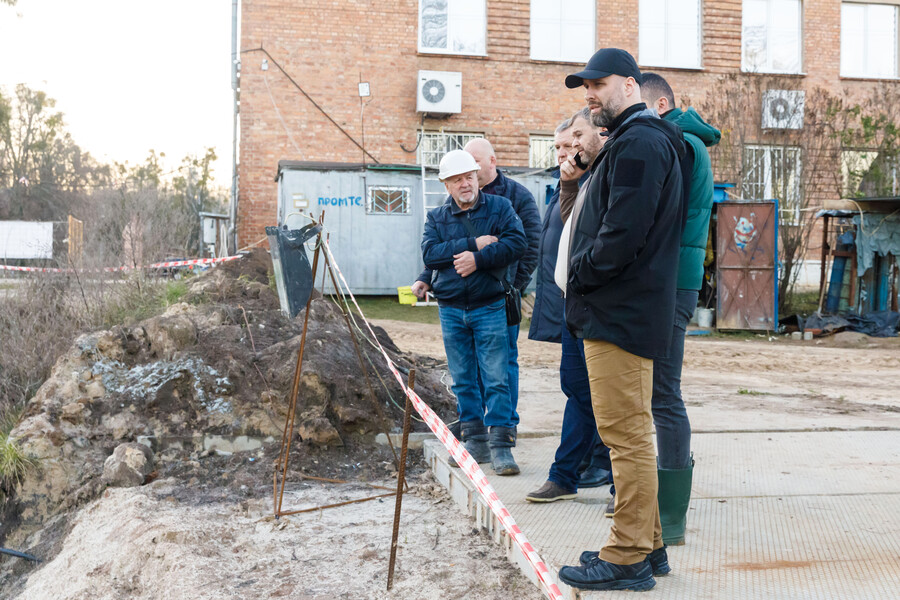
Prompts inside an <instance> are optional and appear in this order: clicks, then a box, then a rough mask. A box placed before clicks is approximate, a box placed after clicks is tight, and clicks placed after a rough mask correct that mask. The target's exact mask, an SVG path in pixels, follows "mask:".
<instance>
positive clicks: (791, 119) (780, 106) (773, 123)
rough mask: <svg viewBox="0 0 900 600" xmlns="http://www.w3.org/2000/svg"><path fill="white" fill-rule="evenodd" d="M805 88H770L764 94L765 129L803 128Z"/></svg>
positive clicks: (763, 114)
mask: <svg viewBox="0 0 900 600" xmlns="http://www.w3.org/2000/svg"><path fill="white" fill-rule="evenodd" d="M805 101H806V92H804V91H803V90H769V91H767V92H765V94H763V102H762V128H763V129H803V109H804V104H805Z"/></svg>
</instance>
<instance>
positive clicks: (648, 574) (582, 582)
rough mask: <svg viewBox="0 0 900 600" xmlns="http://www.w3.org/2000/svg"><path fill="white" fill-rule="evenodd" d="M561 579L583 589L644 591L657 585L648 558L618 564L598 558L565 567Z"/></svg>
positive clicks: (561, 570) (560, 571) (560, 574)
mask: <svg viewBox="0 0 900 600" xmlns="http://www.w3.org/2000/svg"><path fill="white" fill-rule="evenodd" d="M559 580H560V581H562V582H563V583H565V584H567V585H570V586H572V587H574V588H579V589H583V590H633V591H635V592H644V591H646V590H649V589H652V588H653V586H655V585H656V580H655V579H653V570H652V569H651V568H650V562H649V561H648V560H647V559H644V560H643V561H641V562H639V563H637V564H633V565H617V564H614V563H610V562H606V561H605V560H601V559H599V558H598V559H597V560H596V561H593V562H591V564H589V565H586V566H580V567H563V568H562V569H560V570H559Z"/></svg>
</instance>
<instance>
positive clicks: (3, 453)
mask: <svg viewBox="0 0 900 600" xmlns="http://www.w3.org/2000/svg"><path fill="white" fill-rule="evenodd" d="M21 417H22V411H21V409H20V410H14V409H9V410H7V411H6V412H4V413H3V415H2V416H0V490H2V489H10V488H14V487H15V486H16V485H17V484H18V483H19V482H21V481H22V478H23V477H25V473H27V472H28V470H29V469H30V468H32V467H33V466H34V465H35V463H34V460H33V459H31V458H29V457H27V456H25V453H24V452H22V449H21V448H19V445H18V444H16V443H15V441H13V440H11V439H10V438H9V433H10V432H11V431H12V430H13V428H14V427H15V426H16V424H17V423H18V422H19V419H21ZM2 495H3V494H2V491H0V496H2Z"/></svg>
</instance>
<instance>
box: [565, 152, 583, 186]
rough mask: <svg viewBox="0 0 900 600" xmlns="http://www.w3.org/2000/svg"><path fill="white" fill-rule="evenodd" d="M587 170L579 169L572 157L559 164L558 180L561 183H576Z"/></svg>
mask: <svg viewBox="0 0 900 600" xmlns="http://www.w3.org/2000/svg"><path fill="white" fill-rule="evenodd" d="M586 171H587V169H579V168H578V165H576V164H575V156H574V155H572V156H570V157H569V158H568V159H566V161H565V162H562V163H560V164H559V178H560V179H562V180H563V181H573V180H575V181H577V180H578V179H581V176H582V175H584V174H585V172H586Z"/></svg>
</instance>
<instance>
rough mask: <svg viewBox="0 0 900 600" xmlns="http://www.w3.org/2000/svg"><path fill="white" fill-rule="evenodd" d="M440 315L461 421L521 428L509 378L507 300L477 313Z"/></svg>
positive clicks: (442, 310) (443, 311) (448, 309)
mask: <svg viewBox="0 0 900 600" xmlns="http://www.w3.org/2000/svg"><path fill="white" fill-rule="evenodd" d="M438 312H439V314H440V318H441V332H442V333H443V336H444V351H445V352H446V353H447V366H448V368H449V369H450V376H451V377H452V378H453V386H452V388H451V389H452V390H453V393H454V394H455V395H456V403H457V406H458V408H459V420H460V421H461V422H463V423H465V422H468V421H479V422H481V423H484V425H485V426H486V427H515V422H514V421H513V415H514V412H513V408H512V402H511V401H510V396H509V376H508V373H507V368H508V363H509V333H508V327H507V325H506V309H505V301H504V300H503V299H502V298H501V299H500V300H498V301H496V302H493V303H492V304H489V305H487V306H482V307H480V308H475V309H472V310H465V309H462V308H455V307H452V306H440V307H439V309H438ZM479 375H480V378H481V382H482V383H483V385H484V394H483V395H482V392H481V390H480V388H479ZM482 398H483V399H484V403H483V404H482Z"/></svg>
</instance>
